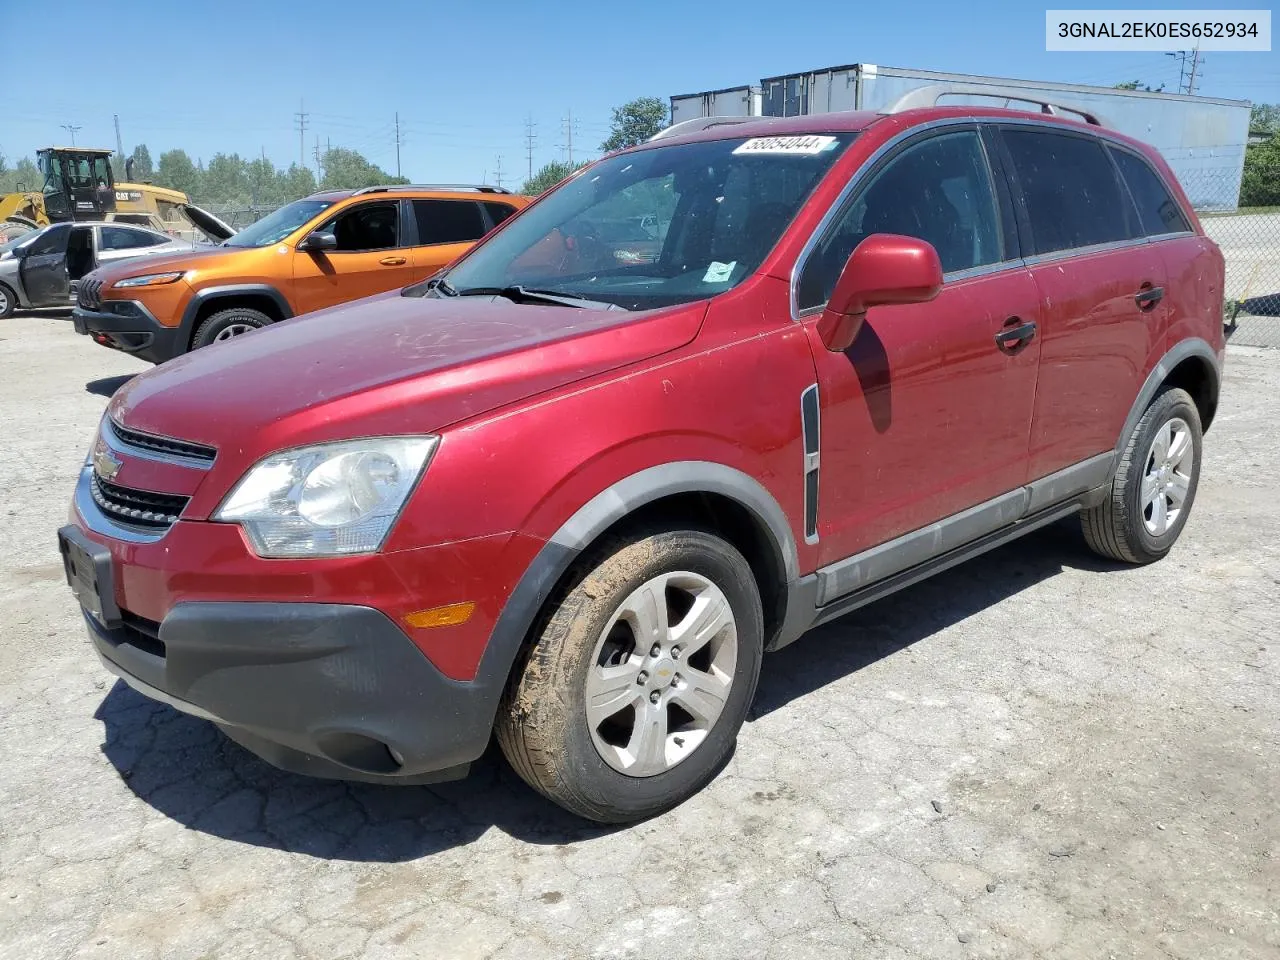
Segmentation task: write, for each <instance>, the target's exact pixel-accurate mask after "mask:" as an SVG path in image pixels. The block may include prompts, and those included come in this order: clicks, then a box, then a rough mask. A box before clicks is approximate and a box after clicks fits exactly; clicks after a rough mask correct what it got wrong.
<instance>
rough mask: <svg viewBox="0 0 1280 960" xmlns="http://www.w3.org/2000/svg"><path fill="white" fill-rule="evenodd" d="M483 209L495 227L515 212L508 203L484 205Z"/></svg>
mask: <svg viewBox="0 0 1280 960" xmlns="http://www.w3.org/2000/svg"><path fill="white" fill-rule="evenodd" d="M484 208H485V210H487V211H488V213H489V219H490V220H492V221H493V225H494V226H495V227H496V226H497V225H498V224H500V223H501V222H502V221H503V220H505V219H507V217H509V216H511V215H512V214H513V213H515V212H516V208H515V207H513V206H511V204H509V203H486V204H485V205H484Z"/></svg>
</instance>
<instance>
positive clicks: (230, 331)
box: [213, 323, 254, 343]
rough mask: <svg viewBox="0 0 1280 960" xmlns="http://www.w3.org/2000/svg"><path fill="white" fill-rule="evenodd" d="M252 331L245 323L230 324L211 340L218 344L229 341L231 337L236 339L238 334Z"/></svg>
mask: <svg viewBox="0 0 1280 960" xmlns="http://www.w3.org/2000/svg"><path fill="white" fill-rule="evenodd" d="M252 329H254V328H253V327H252V326H250V325H249V324H247V323H231V324H228V325H227V326H225V327H223V328H222V329H221V330H219V331H218V333H217V335H216V336H215V337H214V338H213V342H214V343H219V342H220V341H223V340H230V339H231V338H232V337H238V336H240V334H242V333H248V332H249V331H250V330H252Z"/></svg>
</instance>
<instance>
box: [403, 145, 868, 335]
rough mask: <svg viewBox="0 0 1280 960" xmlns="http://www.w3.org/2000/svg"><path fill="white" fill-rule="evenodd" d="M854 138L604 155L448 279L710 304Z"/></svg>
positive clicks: (629, 302)
mask: <svg viewBox="0 0 1280 960" xmlns="http://www.w3.org/2000/svg"><path fill="white" fill-rule="evenodd" d="M852 140H853V136H852V135H851V134H848V133H841V134H831V135H826V134H823V135H804V136H794V137H756V138H751V139H746V138H735V139H728V140H707V141H701V142H695V143H684V144H670V145H654V146H652V147H648V148H645V149H641V150H639V151H636V152H634V153H625V154H619V155H617V156H613V157H607V158H605V159H604V160H601V161H599V162H598V163H595V164H593V165H592V166H590V167H588V168H586V169H584V170H583V171H581V172H580V173H578V174H576V175H574V176H573V177H572V178H570V179H569V180H567V181H566V182H565V183H563V184H561V185H560V186H559V187H557V188H556V189H555V190H554V191H553V192H552V193H550V194H548V195H547V196H545V197H544V198H543V199H541V200H540V201H539V202H538V203H537V204H536V205H534V206H532V207H530V208H528V209H527V210H524V211H522V212H521V213H520V216H518V217H516V218H515V219H514V220H513V221H512V222H511V223H509V224H507V225H506V226H504V227H503V228H502V231H501V232H500V233H498V234H496V235H495V236H494V237H493V238H491V239H490V240H488V241H487V242H486V243H484V244H481V245H480V246H479V247H477V248H476V249H475V250H474V251H473V252H472V253H470V254H468V255H467V256H466V257H464V258H463V259H462V260H461V261H459V263H458V264H457V265H456V266H455V267H453V268H452V269H451V270H450V271H449V272H448V274H447V275H446V276H445V277H444V279H446V280H447V281H448V284H449V286H450V287H451V288H452V289H455V290H457V291H458V292H460V293H466V292H467V291H469V290H470V291H483V290H487V291H490V292H492V291H495V290H502V289H505V288H509V287H511V286H513V285H520V286H522V287H525V288H526V289H529V290H541V291H544V292H552V293H557V294H562V295H566V296H575V297H580V298H585V299H590V300H594V301H602V302H605V303H609V304H613V305H616V306H620V307H623V308H626V309H639V310H643V309H649V308H652V307H661V306H667V305H670V304H676V303H688V302H692V301H694V300H702V299H705V298H707V297H713V296H716V295H717V294H720V293H723V292H725V291H726V290H729V289H731V288H732V287H734V286H736V285H737V284H739V283H741V282H742V281H743V280H744V279H745V278H746V277H748V276H750V275H751V274H752V273H754V272H755V270H756V269H757V268H758V267H759V266H760V264H761V263H762V262H763V261H764V258H765V257H766V256H767V255H768V254H769V252H770V251H771V250H772V249H773V247H774V245H775V244H777V242H778V240H779V238H781V236H782V234H783V231H785V230H786V228H787V226H788V225H789V224H790V223H791V221H792V219H793V218H794V217H795V215H796V213H797V212H798V211H799V210H800V208H801V206H802V205H803V204H804V202H805V200H806V199H807V198H808V197H809V195H810V193H811V192H812V190H813V188H814V186H815V185H816V184H817V183H818V181H819V180H820V179H821V178H822V176H823V175H824V174H825V173H826V172H827V171H828V170H829V169H830V168H831V165H832V164H833V163H834V162H835V160H836V158H837V157H838V156H839V155H840V154H841V153H842V152H843V151H844V150H845V148H847V147H848V145H849V143H850V142H852ZM411 290H412V288H411Z"/></svg>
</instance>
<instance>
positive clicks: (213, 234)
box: [182, 203, 236, 243]
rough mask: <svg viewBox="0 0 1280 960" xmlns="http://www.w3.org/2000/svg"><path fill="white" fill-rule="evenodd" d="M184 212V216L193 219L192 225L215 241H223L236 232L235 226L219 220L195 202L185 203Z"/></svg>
mask: <svg viewBox="0 0 1280 960" xmlns="http://www.w3.org/2000/svg"><path fill="white" fill-rule="evenodd" d="M182 213H183V216H185V217H186V218H187V219H188V220H190V221H191V225H192V226H194V227H195V228H196V229H197V230H199V231H200V232H201V233H203V234H204V235H205V236H206V237H208V238H209V240H211V241H212V242H213V243H221V242H222V241H223V240H226V239H227V238H228V237H230V236H232V235H233V234H234V233H235V232H236V231H235V228H234V227H230V226H228V225H227V224H226V223H225V222H224V221H222V220H219V219H218V218H217V217H215V216H214V215H213V214H212V213H210V212H209V211H208V210H201V209H200V208H199V207H197V206H194V205H193V204H190V203H184V204H183V205H182Z"/></svg>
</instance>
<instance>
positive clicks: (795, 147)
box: [733, 136, 836, 154]
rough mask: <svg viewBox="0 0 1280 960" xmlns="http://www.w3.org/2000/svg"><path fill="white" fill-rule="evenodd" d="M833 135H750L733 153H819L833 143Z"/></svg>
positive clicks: (834, 140)
mask: <svg viewBox="0 0 1280 960" xmlns="http://www.w3.org/2000/svg"><path fill="white" fill-rule="evenodd" d="M835 142H836V138H835V137H815V136H803V137H752V138H751V139H750V140H748V141H747V142H746V143H743V144H740V145H739V146H737V147H735V148H734V150H733V152H734V153H800V154H805V153H821V152H822V151H823V150H830V149H831V147H832V146H834V145H835Z"/></svg>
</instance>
